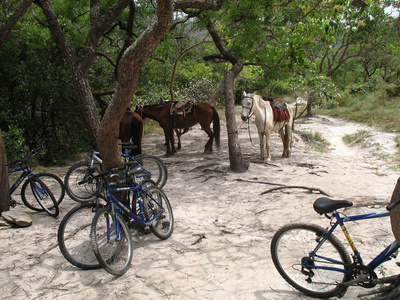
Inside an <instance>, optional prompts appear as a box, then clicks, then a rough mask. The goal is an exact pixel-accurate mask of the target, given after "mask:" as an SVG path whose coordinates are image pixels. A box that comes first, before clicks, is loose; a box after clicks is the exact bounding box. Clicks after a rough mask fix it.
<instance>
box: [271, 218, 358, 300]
mask: <svg viewBox="0 0 400 300" xmlns="http://www.w3.org/2000/svg"><path fill="white" fill-rule="evenodd" d="M324 232H325V230H324V229H323V228H322V227H320V226H317V225H308V224H301V223H300V224H289V225H286V226H284V227H282V228H281V229H279V230H278V231H277V232H276V233H275V235H274V237H273V238H272V242H271V256H272V260H273V262H274V265H275V267H276V269H277V270H278V272H279V273H280V274H281V276H282V277H283V278H284V279H285V280H286V281H287V282H288V283H289V284H290V285H292V286H293V287H294V288H295V289H297V290H299V291H301V292H303V293H304V294H307V295H309V296H311V297H317V298H329V297H335V296H337V297H342V296H343V295H344V294H345V293H346V291H347V287H344V286H342V285H340V283H343V282H345V281H348V280H350V275H349V274H345V273H342V272H338V271H333V270H322V269H315V268H307V267H304V266H302V262H304V261H305V260H306V259H307V258H308V256H309V253H310V252H312V251H313V250H314V249H315V247H316V246H317V243H318V241H319V239H320V237H321V236H322V235H323V234H324ZM328 259H329V260H328ZM333 260H334V261H335V262H337V263H335V262H334V261H333ZM308 264H309V265H315V266H320V267H331V268H338V269H341V270H347V269H348V267H349V266H350V265H351V259H350V256H349V255H348V253H347V251H346V249H345V248H344V246H343V244H342V243H341V242H340V241H339V240H338V239H337V238H336V237H335V236H333V235H331V236H330V237H329V238H328V239H327V240H326V241H325V243H324V244H322V246H321V248H320V249H318V252H317V254H316V255H315V256H314V257H312V258H311V260H310V261H309V262H308Z"/></svg>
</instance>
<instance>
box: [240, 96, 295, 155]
mask: <svg viewBox="0 0 400 300" xmlns="http://www.w3.org/2000/svg"><path fill="white" fill-rule="evenodd" d="M271 105H272V104H271V102H270V101H264V100H263V99H262V98H261V96H259V95H256V94H246V92H244V97H243V100H242V115H241V117H242V120H243V121H247V120H248V119H249V118H250V117H251V116H252V115H253V114H254V116H255V123H256V126H257V129H258V136H259V138H260V159H261V161H264V159H265V155H264V137H266V142H265V148H266V149H267V162H271V150H270V144H269V140H270V137H271V131H278V132H279V135H280V136H281V139H282V142H283V154H282V157H290V152H291V150H292V127H293V112H292V109H291V108H290V107H287V109H288V111H289V118H286V119H285V120H283V121H276V120H275V118H274V111H273V108H272V106H271Z"/></svg>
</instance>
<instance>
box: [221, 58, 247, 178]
mask: <svg viewBox="0 0 400 300" xmlns="http://www.w3.org/2000/svg"><path fill="white" fill-rule="evenodd" d="M242 69H243V62H242V61H241V60H238V61H237V62H236V64H235V65H234V66H233V67H232V69H231V70H229V72H228V73H227V74H226V75H225V78H224V83H225V117H226V128H227V131H228V148H229V162H230V167H231V169H232V171H234V172H237V173H243V172H246V171H247V170H248V168H249V162H248V161H246V160H244V159H243V155H242V150H241V148H240V143H239V135H238V130H237V125H236V116H235V93H234V91H233V84H234V81H235V78H236V77H237V76H238V75H239V73H240V72H241V71H242Z"/></svg>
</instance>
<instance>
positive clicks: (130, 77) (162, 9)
mask: <svg viewBox="0 0 400 300" xmlns="http://www.w3.org/2000/svg"><path fill="white" fill-rule="evenodd" d="M173 3H174V1H173V0H164V1H158V5H157V12H156V14H155V16H154V19H153V21H152V22H151V24H150V25H149V27H148V28H147V29H146V30H145V31H144V32H143V33H142V34H141V35H140V36H139V38H138V39H137V40H136V41H135V43H133V45H131V46H130V47H128V48H127V49H126V51H125V52H124V54H123V56H122V58H121V61H120V63H119V67H118V89H117V92H116V93H115V94H114V96H113V98H112V100H111V102H110V105H109V106H108V108H107V110H106V113H105V115H104V117H103V119H102V120H101V123H100V128H99V131H98V137H97V142H98V143H97V144H98V148H99V151H100V153H101V156H102V157H103V159H104V161H103V168H104V170H108V169H110V168H113V167H117V166H119V165H120V162H121V158H120V157H119V155H117V153H118V131H119V126H118V124H119V122H120V121H121V119H122V116H123V114H124V112H125V110H126V108H127V107H128V106H129V104H130V102H131V100H132V98H133V94H134V93H135V91H136V88H137V83H138V74H139V71H140V68H141V67H142V66H143V64H144V63H145V62H146V60H147V59H148V58H149V57H150V55H151V54H152V53H153V51H154V50H155V49H156V47H157V45H158V44H159V43H160V41H161V39H162V38H163V37H164V36H165V35H166V34H167V32H168V31H169V28H170V26H171V23H172V18H173V11H174V8H173Z"/></svg>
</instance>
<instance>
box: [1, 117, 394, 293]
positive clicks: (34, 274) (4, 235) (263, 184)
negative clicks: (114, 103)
mask: <svg viewBox="0 0 400 300" xmlns="http://www.w3.org/2000/svg"><path fill="white" fill-rule="evenodd" d="M238 123H239V122H238ZM295 126H296V127H295V129H297V130H308V131H311V130H314V131H318V132H320V133H321V134H322V136H323V137H324V138H326V139H327V140H329V141H330V142H331V148H332V150H331V151H330V152H328V153H323V154H321V153H318V152H315V151H314V150H312V149H310V148H309V147H308V146H307V145H306V144H305V143H304V142H303V141H302V140H301V138H300V136H299V135H296V134H295V135H294V139H295V141H294V144H293V150H292V157H291V158H289V159H284V158H281V153H282V143H281V142H280V139H279V137H278V134H277V133H274V134H273V137H272V143H271V144H272V164H263V163H259V162H258V158H259V149H258V135H257V132H256V128H255V125H254V124H253V125H251V138H252V141H253V143H254V144H255V146H253V145H252V144H251V142H250V140H249V134H248V131H247V128H246V125H244V126H242V127H241V128H240V129H239V135H240V143H241V149H242V153H243V154H244V156H245V157H246V158H247V159H249V160H250V161H251V163H250V168H249V170H248V172H246V173H242V174H238V173H234V172H232V171H230V170H229V159H228V147H227V134H226V127H225V125H224V124H221V128H222V132H221V138H222V143H221V151H219V152H217V151H214V153H213V154H212V155H203V154H202V153H203V150H204V145H205V143H206V141H207V138H206V135H205V133H204V132H203V131H201V130H200V128H199V126H196V127H194V128H192V130H191V131H190V132H189V133H187V134H185V135H183V136H182V147H183V148H182V150H181V151H180V152H179V153H178V154H177V155H175V156H173V157H169V158H165V157H164V156H163V155H164V153H165V148H164V146H163V142H164V138H163V136H150V135H147V136H145V137H144V152H145V153H149V154H153V155H157V156H160V157H161V158H162V159H163V160H164V162H165V163H166V164H167V166H168V171H169V179H168V182H167V185H166V186H165V188H164V190H165V192H166V194H167V195H168V197H169V199H170V201H171V204H172V207H173V212H174V217H175V229H174V233H173V234H172V236H171V237H170V238H169V239H168V240H166V241H160V240H158V239H157V238H156V237H155V236H153V235H151V234H149V235H145V236H140V237H137V238H135V241H136V246H137V248H136V249H135V250H134V259H133V262H132V266H131V268H130V269H129V271H128V272H127V273H126V274H125V275H123V276H122V277H119V278H117V277H114V276H112V275H110V274H108V273H107V272H105V271H104V270H102V269H100V270H94V271H84V270H80V269H78V268H76V267H74V266H72V265H71V264H69V263H68V262H67V261H66V260H65V259H64V257H63V256H62V255H61V253H60V251H59V248H58V245H57V237H56V235H57V228H58V225H59V223H60V221H61V219H62V217H63V216H64V215H65V214H66V213H67V212H68V210H69V209H71V207H73V206H74V205H76V203H75V202H74V201H72V200H71V199H70V198H68V197H67V196H66V198H65V199H64V202H63V203H62V205H61V207H60V209H61V213H60V216H59V217H58V218H57V219H53V218H51V217H49V216H47V215H46V214H44V213H34V212H32V211H30V210H29V209H27V208H25V207H24V206H23V205H22V204H21V205H18V206H17V207H16V208H15V209H18V210H20V211H24V212H29V213H32V218H33V225H32V226H31V227H28V228H11V229H3V230H0V255H1V256H0V258H1V259H0V295H1V296H0V298H1V299H95V298H96V299H139V298H143V299H299V298H301V299H308V297H305V296H304V295H302V294H300V293H299V292H297V291H295V290H293V289H292V288H291V287H290V286H288V285H287V284H286V283H285V281H284V280H283V279H282V278H281V277H280V275H279V274H278V272H277V271H276V270H275V268H274V266H273V263H272V260H271V255H270V250H269V247H270V241H271V238H272V236H273V234H274V232H275V231H276V230H277V229H278V228H279V227H281V226H282V225H284V224H286V223H288V222H299V221H302V222H311V223H317V224H320V225H323V226H326V225H327V219H325V218H324V217H321V216H319V215H317V214H316V213H315V212H314V211H313V209H312V203H313V201H314V200H315V199H316V198H318V197H320V196H322V195H321V194H320V193H318V192H313V193H311V192H310V191H309V190H307V189H289V188H288V189H283V190H280V191H274V192H270V193H267V194H264V195H260V193H261V192H263V191H266V190H268V189H270V188H273V187H276V185H271V183H272V184H283V185H288V186H304V187H310V188H318V189H320V190H322V191H324V192H326V193H328V194H330V195H332V197H333V198H335V199H342V198H346V199H350V200H353V201H354V203H355V207H354V208H352V209H351V210H349V211H348V212H347V213H348V214H358V213H369V212H376V211H380V210H383V209H384V207H385V206H386V205H387V204H388V202H389V200H390V197H391V194H392V191H393V189H394V187H395V184H396V182H397V179H398V177H399V175H398V174H397V173H396V172H395V171H393V169H391V168H390V167H391V166H392V164H391V163H390V161H389V160H387V159H386V158H385V155H386V156H387V155H390V154H392V153H393V150H394V147H395V146H394V137H395V135H394V134H380V133H376V135H374V136H373V137H371V139H370V140H371V145H370V146H369V147H365V148H361V147H358V146H356V147H352V148H349V147H348V146H346V145H345V144H344V143H343V142H342V140H341V138H342V136H343V135H345V134H349V133H355V132H357V131H358V130H363V129H367V130H369V131H370V132H371V133H374V132H375V131H374V129H372V128H367V127H366V126H362V125H358V124H354V123H349V122H346V121H345V120H342V119H333V118H326V117H319V118H312V119H310V120H308V121H307V122H306V123H303V124H300V123H296V124H295ZM372 144H375V145H372ZM378 144H379V145H380V146H379V147H377V146H378ZM66 169H67V168H62V169H60V170H57V171H58V173H59V174H60V177H64V175H65V172H66ZM52 171H54V170H52ZM238 179H241V180H247V181H254V182H246V181H237V180H238ZM16 200H17V201H18V202H19V203H22V202H21V200H20V199H16ZM348 229H349V231H350V233H351V234H352V236H353V238H354V240H355V243H356V245H357V246H358V247H359V248H360V249H361V253H362V254H363V256H365V258H367V257H368V254H369V253H370V252H371V251H373V253H375V254H377V252H378V250H380V249H383V248H384V246H386V244H389V243H390V242H391V241H392V240H393V239H394V237H393V235H392V233H391V229H390V224H389V218H382V219H376V220H375V221H374V222H373V223H371V222H368V221H367V222H365V221H364V222H358V223H357V224H355V225H354V226H353V225H351V226H350V225H349V226H348ZM337 236H338V237H339V238H340V239H341V240H343V236H342V234H341V233H340V232H337ZM201 237H203V238H201ZM382 270H383V271H385V272H386V274H387V275H389V274H393V273H394V274H396V272H397V273H399V272H398V267H396V266H395V264H394V262H393V261H392V262H388V263H386V264H385V265H384V269H382ZM377 273H378V275H380V274H379V271H378V272H377ZM366 291H367V290H365V289H362V288H360V287H351V288H349V291H348V292H347V294H346V296H345V297H344V298H343V299H354V298H355V297H356V296H357V295H358V294H359V293H360V292H366Z"/></svg>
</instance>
